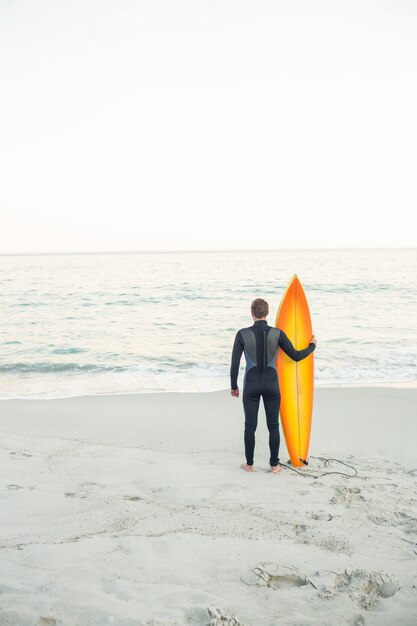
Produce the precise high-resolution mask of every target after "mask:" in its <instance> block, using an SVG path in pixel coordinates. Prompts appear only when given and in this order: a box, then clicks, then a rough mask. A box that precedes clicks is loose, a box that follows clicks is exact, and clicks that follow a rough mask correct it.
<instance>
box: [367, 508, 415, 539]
mask: <svg viewBox="0 0 417 626" xmlns="http://www.w3.org/2000/svg"><path fill="white" fill-rule="evenodd" d="M368 517H369V519H370V520H371V522H373V523H374V524H377V525H378V526H394V527H395V528H398V529H399V530H401V531H402V532H403V533H404V534H406V535H415V534H417V519H416V518H415V517H411V515H408V514H407V513H404V512H403V511H394V512H392V513H386V512H380V513H377V514H371V515H369V516H368Z"/></svg>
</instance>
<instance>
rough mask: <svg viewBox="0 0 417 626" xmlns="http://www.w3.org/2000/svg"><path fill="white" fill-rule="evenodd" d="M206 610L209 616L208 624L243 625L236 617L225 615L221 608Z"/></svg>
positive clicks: (215, 625)
mask: <svg viewBox="0 0 417 626" xmlns="http://www.w3.org/2000/svg"><path fill="white" fill-rule="evenodd" d="M207 612H208V614H209V616H210V623H209V624H208V626H244V624H243V623H242V622H241V621H240V620H239V619H238V618H237V617H233V616H231V615H227V614H226V613H225V612H224V611H223V610H222V609H207Z"/></svg>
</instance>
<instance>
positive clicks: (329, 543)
mask: <svg viewBox="0 0 417 626" xmlns="http://www.w3.org/2000/svg"><path fill="white" fill-rule="evenodd" d="M324 519H328V517H325V518H324ZM330 519H331V516H330ZM293 531H294V534H295V536H296V537H297V539H298V541H299V542H300V543H303V544H309V545H313V546H317V547H318V548H321V549H322V550H326V551H327V552H340V553H342V554H351V553H352V552H351V548H350V545H349V543H348V542H347V541H346V540H345V539H344V538H343V537H339V536H336V535H333V534H332V533H327V532H326V531H324V532H322V531H321V530H319V529H318V528H314V527H313V528H308V527H307V526H306V525H305V524H294V525H293Z"/></svg>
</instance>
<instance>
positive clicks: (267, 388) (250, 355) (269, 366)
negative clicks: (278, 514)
mask: <svg viewBox="0 0 417 626" xmlns="http://www.w3.org/2000/svg"><path fill="white" fill-rule="evenodd" d="M251 313H252V319H253V322H254V323H253V325H252V326H250V327H248V328H241V329H240V330H239V331H238V332H237V333H236V337H235V342H234V345H233V352H232V363H231V367H230V380H231V385H230V386H231V392H230V393H231V395H232V396H233V397H234V398H238V397H239V388H238V386H237V378H238V374H239V364H240V359H241V356H242V352H243V351H244V352H245V357H246V370H245V378H244V381H243V408H244V411H245V436H244V441H245V456H246V463H242V465H241V466H240V467H242V468H243V469H244V470H246V471H247V472H254V471H255V469H254V467H253V453H254V449H255V431H256V426H257V424H258V409H259V402H260V397H261V396H262V399H263V403H264V407H265V413H266V423H267V426H268V430H269V449H270V454H271V456H270V459H269V464H270V466H271V471H272V472H273V473H274V474H278V473H279V472H280V471H281V468H280V466H279V458H278V451H279V442H280V437H279V423H278V414H279V405H280V402H281V393H280V390H279V381H278V374H277V370H276V358H277V352H278V349H279V348H281V349H282V350H284V352H285V354H287V355H288V356H289V357H291V358H292V359H293V360H294V361H301V360H302V359H305V358H306V357H307V356H308V355H309V354H311V353H312V352H313V351H314V350H315V348H316V345H317V339H316V338H315V336H314V335H313V336H312V338H311V341H310V344H309V345H308V346H307V348H304V350H296V349H295V348H294V346H293V345H292V343H291V341H290V340H289V339H288V337H287V335H286V334H285V333H284V331H283V330H280V329H278V328H274V327H272V326H268V323H267V321H266V317H267V315H268V313H269V306H268V303H267V302H265V300H263V299H262V298H257V299H256V300H254V301H253V302H252V304H251Z"/></svg>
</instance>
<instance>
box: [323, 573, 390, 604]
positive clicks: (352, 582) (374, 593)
mask: <svg viewBox="0 0 417 626" xmlns="http://www.w3.org/2000/svg"><path fill="white" fill-rule="evenodd" d="M399 588H400V584H399V581H398V580H396V579H395V578H392V577H391V576H389V575H388V574H385V573H384V572H367V571H365V570H359V569H357V570H353V571H351V572H348V571H347V570H345V571H344V572H343V573H341V574H336V578H335V580H334V583H333V589H334V591H335V592H342V593H347V594H348V595H349V597H350V599H351V600H352V601H353V602H355V604H357V605H358V606H359V607H360V608H361V609H365V610H368V609H372V608H373V607H374V606H375V605H376V604H378V602H379V601H380V600H381V599H382V598H391V597H392V596H393V595H395V594H396V593H397V591H398V590H399Z"/></svg>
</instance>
